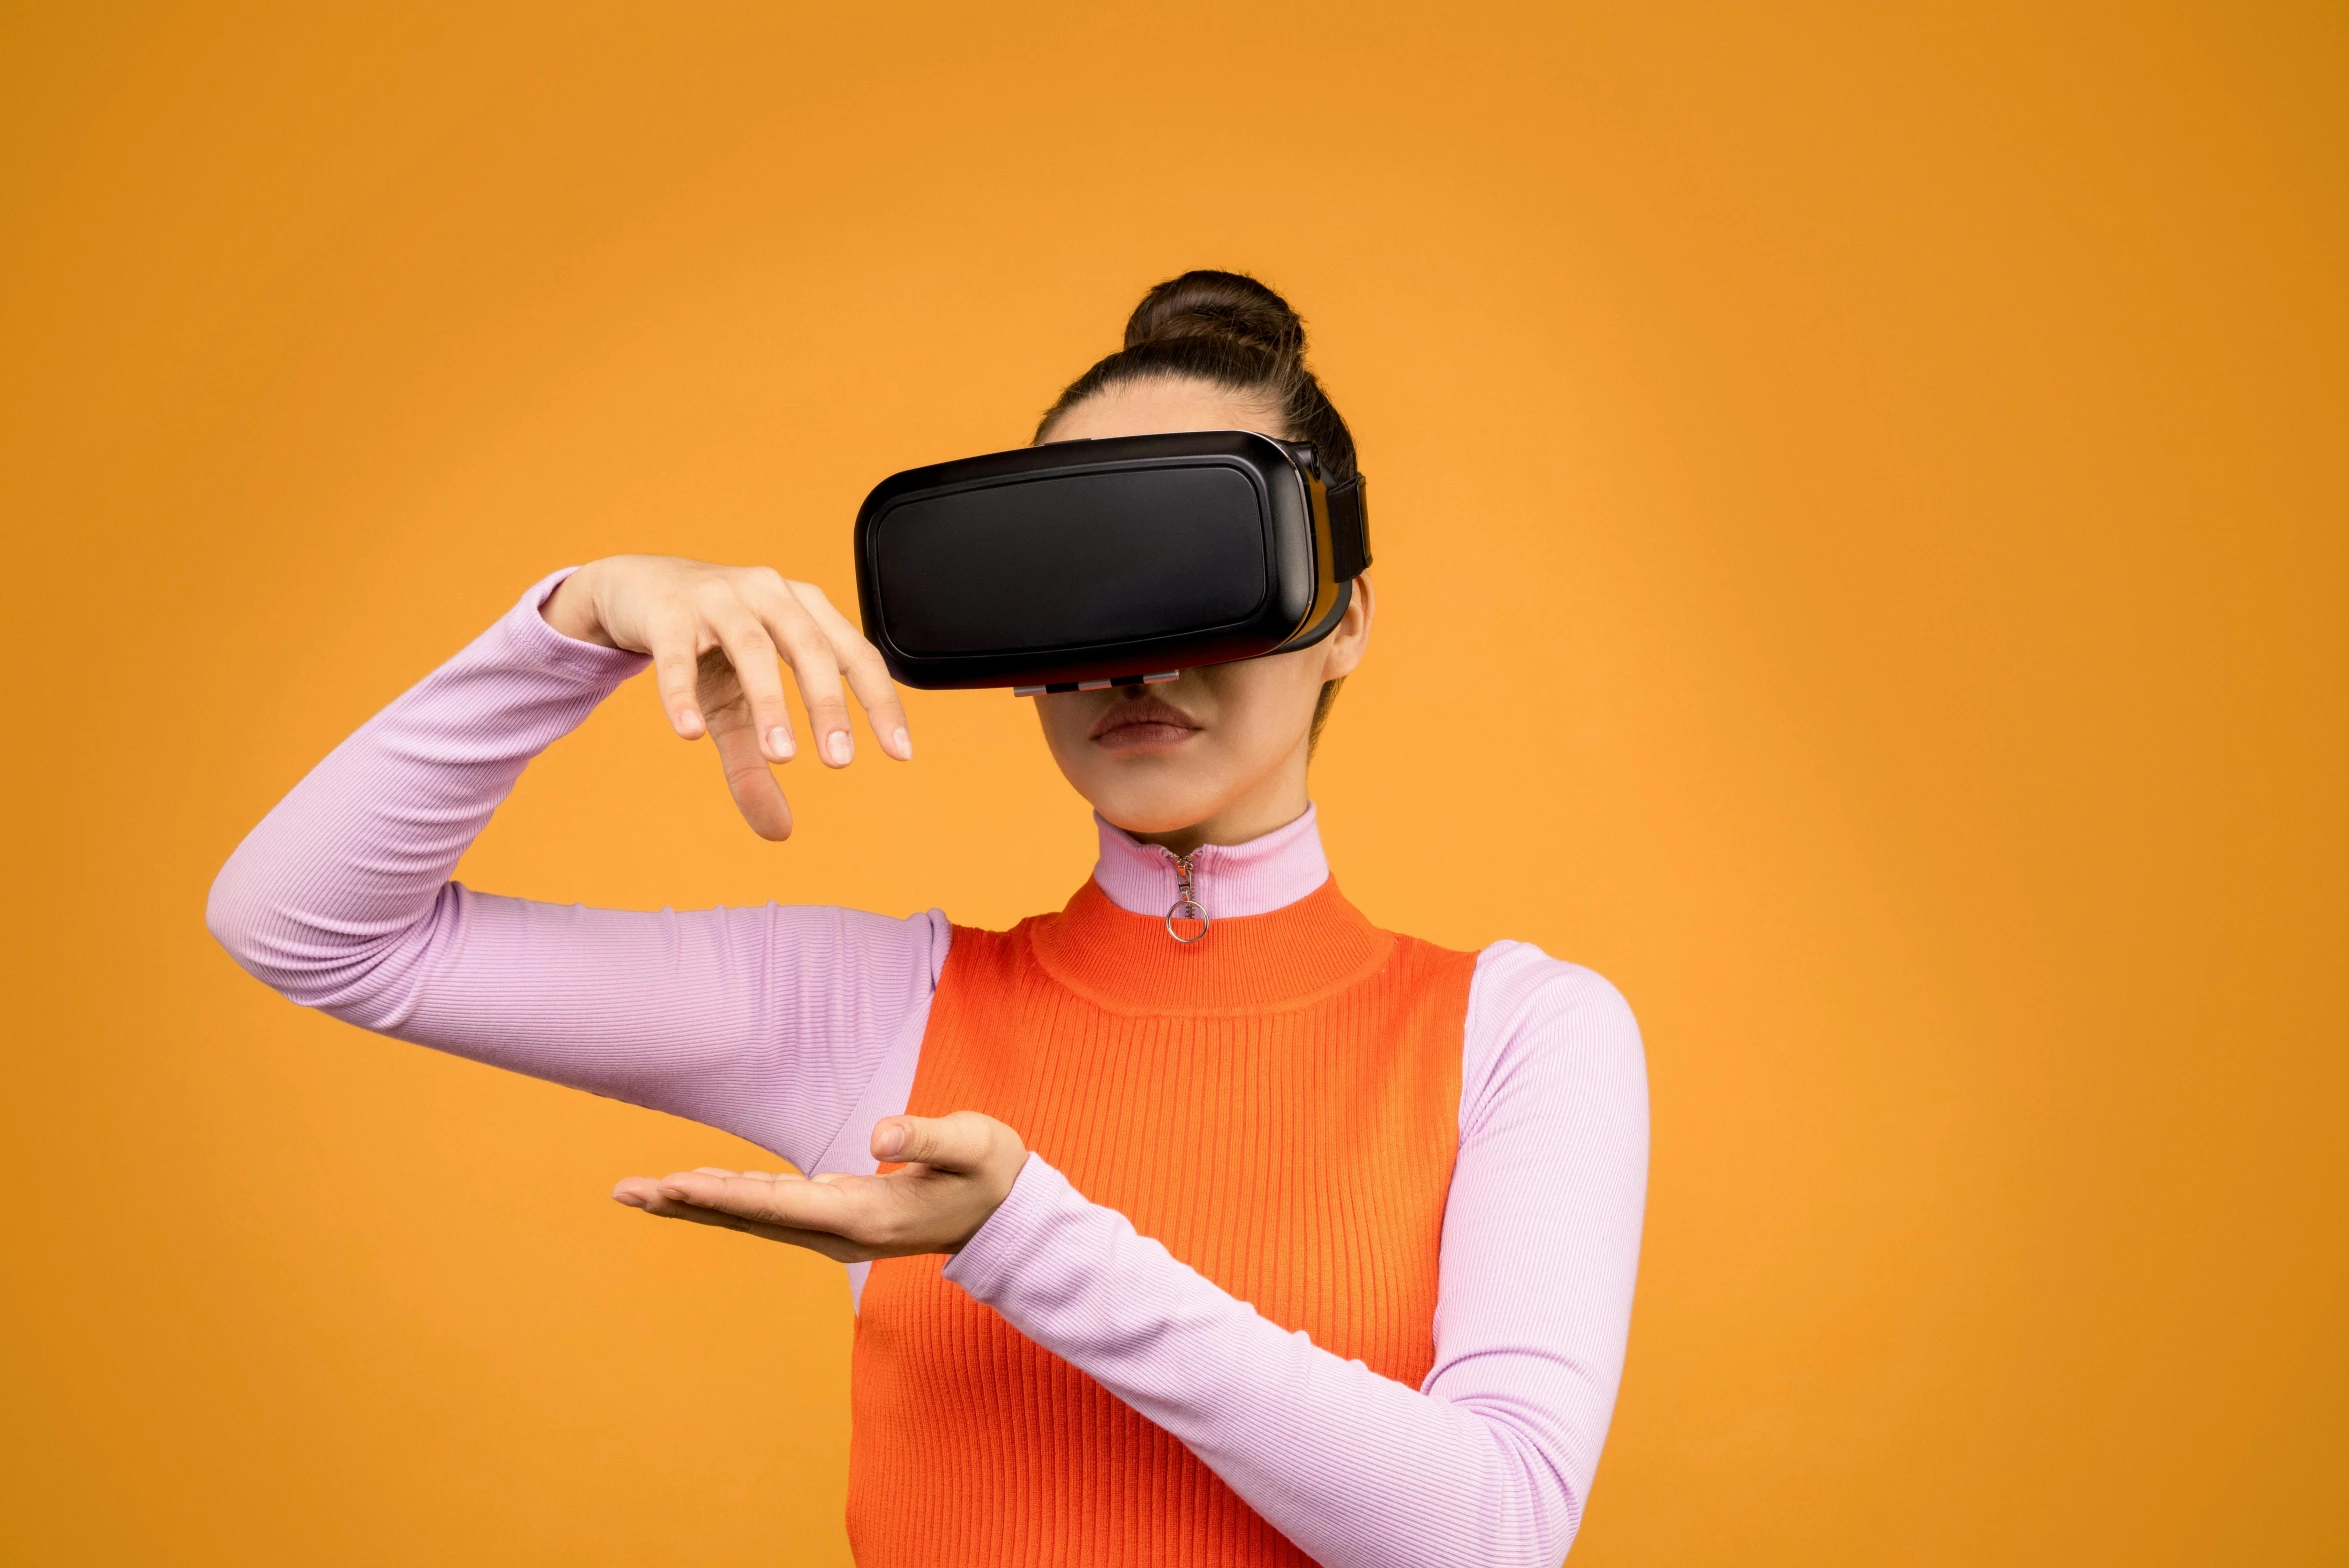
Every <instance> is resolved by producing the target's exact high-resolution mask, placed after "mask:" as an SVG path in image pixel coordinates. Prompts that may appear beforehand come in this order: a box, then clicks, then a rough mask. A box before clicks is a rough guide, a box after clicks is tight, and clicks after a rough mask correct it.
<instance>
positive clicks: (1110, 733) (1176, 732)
mask: <svg viewBox="0 0 2349 1568" xmlns="http://www.w3.org/2000/svg"><path fill="white" fill-rule="evenodd" d="M1200 728H1201V725H1200V723H1199V721H1198V720H1196V719H1194V718H1192V717H1191V716H1190V715H1189V714H1187V713H1185V712H1184V711H1183V710H1182V709H1180V708H1178V707H1176V706H1175V705H1174V704H1173V703H1171V702H1168V701H1167V700H1166V699H1165V698H1164V697H1161V696H1159V695H1157V694H1156V693H1155V692H1150V693H1145V694H1144V695H1142V696H1139V697H1128V698H1124V699H1122V700H1120V701H1119V702H1117V703H1115V704H1113V705H1112V706H1110V707H1108V708H1106V709H1104V710H1103V711H1102V714H1101V717H1099V718H1098V719H1095V720H1094V721H1093V729H1092V738H1093V739H1094V740H1097V741H1101V742H1104V743H1106V744H1108V745H1112V746H1173V745H1179V744H1181V743H1182V742H1183V741H1185V740H1187V739H1189V738H1190V737H1191V736H1193V735H1195V734H1197V733H1198V732H1199V730H1200Z"/></svg>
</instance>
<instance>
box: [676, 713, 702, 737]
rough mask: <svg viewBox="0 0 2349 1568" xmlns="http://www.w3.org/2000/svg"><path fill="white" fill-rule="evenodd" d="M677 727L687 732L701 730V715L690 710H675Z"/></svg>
mask: <svg viewBox="0 0 2349 1568" xmlns="http://www.w3.org/2000/svg"><path fill="white" fill-rule="evenodd" d="M677 727H678V728H679V729H681V730H687V731H692V730H698V729H700V728H701V715H700V714H698V713H696V712H694V711H693V710H692V709H691V708H679V709H678V710H677Z"/></svg>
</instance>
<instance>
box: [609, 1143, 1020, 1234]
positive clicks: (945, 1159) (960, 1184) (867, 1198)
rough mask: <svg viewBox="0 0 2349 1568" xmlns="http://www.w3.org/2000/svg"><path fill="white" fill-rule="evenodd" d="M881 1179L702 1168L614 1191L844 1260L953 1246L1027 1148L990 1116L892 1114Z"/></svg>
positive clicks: (635, 1181) (663, 1212)
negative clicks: (888, 1164)
mask: <svg viewBox="0 0 2349 1568" xmlns="http://www.w3.org/2000/svg"><path fill="white" fill-rule="evenodd" d="M872 1147H873V1157H874V1158H875V1159H876V1160H881V1161H890V1160H902V1161H904V1162H905V1163H904V1164H903V1165H901V1166H900V1167H899V1168H897V1169H896V1170H893V1171H890V1172H888V1173H886V1174H884V1175H878V1176H845V1175H839V1174H825V1175H819V1176H813V1177H809V1176H795V1175H792V1174H790V1173H789V1172H785V1173H783V1174H782V1175H774V1174H771V1173H769V1172H767V1171H729V1170H721V1169H719V1168H718V1167H716V1166H711V1165H705V1166H702V1167H701V1168H700V1169H698V1170H690V1171H678V1172H675V1173H674V1174H671V1175H668V1176H662V1177H659V1178H657V1179H656V1178H654V1177H650V1176H630V1177H628V1178H626V1179H625V1180H623V1181H621V1182H620V1184H619V1185H618V1186H616V1187H614V1188H613V1189H612V1197H613V1198H614V1199H615V1200H616V1201H618V1202H621V1203H625V1204H627V1205H628V1206H629V1207H630V1208H636V1209H642V1210H644V1211H645V1212H646V1213H647V1214H657V1215H659V1216H660V1217H661V1218H663V1219H676V1220H692V1221H694V1222H695V1223H696V1224H701V1225H717V1226H722V1227H724V1228H725V1229H727V1230H738V1231H742V1232H744V1233H746V1234H748V1235H752V1236H763V1237H765V1238H766V1239H767V1240H769V1241H783V1242H789V1243H790V1244H791V1245H792V1246H795V1247H806V1248H808V1249H809V1250H810V1251H813V1252H820V1253H822V1254H823V1255H824V1256H825V1257H827V1258H834V1259H837V1260H838V1261H840V1262H842V1263H863V1262H867V1261H869V1260H871V1259H874V1258H902V1257H910V1256H912V1255H913V1254H915V1253H923V1252H957V1251H960V1250H961V1248H962V1245H963V1243H964V1242H966V1241H969V1240H970V1239H971V1237H972V1236H973V1235H974V1234H976V1233H977V1231H978V1229H979V1227H980V1226H982V1225H984V1224H986V1223H987V1220H988V1217H989V1216H991V1215H992V1214H994V1212H995V1211H996V1209H997V1208H998V1207H1000V1206H1001V1205H1002V1203H1003V1200H1004V1198H1005V1197H1006V1196H1007V1195H1008V1194H1009V1193H1010V1192H1011V1187H1012V1183H1013V1182H1015V1181H1017V1180H1018V1179H1019V1174H1020V1167H1021V1166H1022V1165H1023V1164H1025V1163H1026V1162H1027V1157H1028V1151H1027V1149H1026V1147H1025V1146H1024V1145H1023V1144H1022V1143H1021V1142H1020V1136H1019V1134H1018V1133H1016V1132H1013V1131H1012V1130H1011V1129H1010V1128H1009V1127H1006V1126H1005V1125H1004V1124H1003V1123H1001V1122H999V1121H997V1120H996V1119H995V1118H994V1117H992V1116H982V1115H981V1114H979V1113H978V1112H977V1111H956V1112H955V1113H954V1114H953V1115H951V1116H939V1117H929V1116H892V1117H890V1118H888V1119H887V1120H886V1121H883V1122H881V1123H880V1124H879V1125H877V1126H875V1127H874V1128H873V1145H872Z"/></svg>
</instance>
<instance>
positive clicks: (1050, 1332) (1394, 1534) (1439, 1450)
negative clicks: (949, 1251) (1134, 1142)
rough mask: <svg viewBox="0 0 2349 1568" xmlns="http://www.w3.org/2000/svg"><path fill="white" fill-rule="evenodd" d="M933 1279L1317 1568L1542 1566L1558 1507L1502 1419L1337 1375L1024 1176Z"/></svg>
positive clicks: (1140, 1244)
mask: <svg viewBox="0 0 2349 1568" xmlns="http://www.w3.org/2000/svg"><path fill="white" fill-rule="evenodd" d="M946 1277H947V1278H948V1279H949V1280H951V1281H953V1282H954V1283H956V1284H958V1285H960V1286H961V1287H962V1288H963V1289H965V1290H967V1291H969V1292H970V1293H971V1295H973V1296H974V1297H976V1298H977V1299H978V1300H980V1301H982V1302H985V1303H986V1304H987V1305H989V1306H991V1307H993V1308H994V1309H995V1310H996V1311H998V1312H1000V1313H1001V1314H1003V1316H1004V1317H1005V1319H1006V1320H1008V1321H1009V1322H1010V1323H1011V1325H1012V1326H1013V1327H1014V1328H1017V1329H1018V1330H1019V1331H1020V1332H1021V1333H1022V1334H1024V1335H1026V1336H1027V1337H1028V1338H1030V1339H1032V1340H1034V1341H1035V1342H1036V1343H1037V1344H1039V1345H1042V1346H1043V1347H1044V1348H1045V1349H1047V1350H1050V1351H1052V1352H1053V1353H1054V1354H1056V1355H1058V1356H1060V1357H1062V1358H1063V1359H1064V1360H1067V1361H1069V1362H1070V1363H1072V1364H1073V1365H1075V1366H1076V1367H1078V1368H1079V1369H1080V1370H1082V1371H1084V1372H1085V1373H1087V1374H1088V1375H1089V1376H1091V1377H1092V1378H1093V1379H1094V1380H1096V1381H1097V1382H1099V1383H1101V1384H1102V1385H1103V1386H1104V1387H1105V1388H1107V1389H1108V1390H1109V1391H1110V1392H1111V1393H1112V1394H1115V1395H1116V1396H1117V1397H1118V1398H1119V1399H1121V1400H1123V1401H1125V1402H1126V1403H1127V1404H1129V1405H1131V1406H1133V1407H1134V1408H1135V1409H1136V1410H1137V1411H1139V1412H1140V1413H1141V1414H1142V1415H1144V1416H1145V1417H1147V1418H1148V1419H1149V1420H1151V1421H1152V1422H1154V1423H1156V1424H1157V1425H1158V1426H1161V1427H1163V1428H1165V1429H1166V1430H1167V1431H1168V1432H1169V1433H1171V1434H1173V1435H1174V1436H1175V1437H1176V1438H1177V1439H1179V1440H1180V1441H1181V1442H1182V1443H1183V1444H1184V1446H1186V1447H1187V1448H1189V1449H1190V1450H1191V1451H1192V1452H1193V1453H1195V1454H1197V1455H1198V1456H1199V1458H1200V1459H1201V1460H1202V1461H1204V1462H1205V1463H1206V1465H1207V1466H1208V1468H1210V1469H1211V1470H1213V1471H1214V1472H1215V1473H1216V1474H1217V1475H1218V1476H1220V1477H1222V1478H1223V1480H1224V1481H1225V1482H1226V1483H1227V1484H1228V1485H1230V1486H1231V1488H1232V1489H1233V1490H1234V1491H1236V1492H1237V1493H1239V1495H1240V1496H1241V1498H1242V1499H1244V1500H1245V1501H1246V1502H1247V1503H1248V1505H1249V1506H1250V1507H1251V1508H1254V1509H1255V1510H1256V1511H1257V1512H1258V1513H1259V1514H1262V1515H1263V1516H1264V1517H1265V1519H1266V1520H1268V1521H1269V1522H1270V1523H1271V1524H1272V1525H1273V1526H1274V1527H1275V1528H1276V1529H1278V1530H1280V1531H1281V1533H1282V1534H1284V1535H1286V1536H1288V1537H1289V1539H1290V1540H1292V1541H1294V1542H1296V1543H1297V1545H1298V1546H1299V1547H1300V1548H1302V1549H1303V1550H1304V1551H1305V1552H1306V1553H1307V1554H1308V1555H1309V1556H1311V1557H1312V1558H1313V1559H1314V1560H1315V1561H1316V1562H1318V1563H1321V1564H1324V1565H1325V1568H1373V1565H1377V1568H1387V1565H1393V1568H1402V1565H1406V1564H1409V1565H1419V1568H1428V1565H1441V1564H1451V1563H1462V1564H1466V1563H1476V1564H1510V1563H1528V1564H1532V1563H1540V1564H1545V1565H1548V1564H1555V1563H1556V1562H1557V1560H1558V1559H1559V1557H1560V1556H1561V1555H1562V1554H1563V1553H1564V1551H1565V1547H1566V1539H1565V1534H1564V1526H1565V1522H1566V1520H1567V1519H1568V1518H1569V1516H1570V1511H1571V1507H1572V1501H1573V1500H1571V1499H1569V1498H1567V1497H1566V1496H1565V1495H1564V1492H1563V1487H1562V1484H1561V1482H1560V1479H1559V1477H1558V1476H1557V1475H1556V1474H1555V1473H1554V1472H1553V1471H1552V1470H1551V1469H1550V1467H1549V1466H1548V1465H1547V1464H1546V1463H1545V1462H1544V1461H1543V1459H1542V1458H1541V1456H1540V1455H1539V1453H1538V1451H1536V1448H1535V1445H1533V1444H1532V1443H1530V1442H1529V1441H1527V1440H1526V1438H1525V1436H1524V1435H1523V1434H1522V1433H1520V1432H1519V1431H1517V1430H1516V1429H1515V1428H1514V1427H1513V1425H1512V1420H1511V1417H1510V1413H1509V1412H1507V1411H1506V1410H1485V1409H1481V1408H1479V1405H1478V1402H1477V1401H1476V1400H1475V1399H1474V1398H1473V1397H1472V1398H1469V1399H1467V1400H1462V1401H1453V1400H1446V1399H1439V1398H1435V1397H1431V1396H1430V1395H1427V1394H1423V1393H1421V1392H1419V1391H1418V1390H1416V1389H1412V1388H1409V1387H1406V1386H1405V1385H1403V1384H1400V1383H1397V1382H1394V1381H1392V1380H1390V1379H1388V1378H1384V1377H1381V1376H1379V1375H1378V1374H1376V1373H1374V1372H1372V1371H1371V1370H1370V1369H1369V1368H1368V1367H1365V1366H1364V1365H1363V1364H1362V1363H1361V1362H1359V1361H1343V1360H1340V1359H1339V1358H1338V1357H1336V1356H1334V1355H1332V1354H1330V1353H1329V1352H1328V1351H1325V1350H1322V1349H1320V1348H1319V1347H1317V1346H1316V1345H1314V1344H1313V1342H1312V1341H1311V1340H1310V1339H1308V1338H1307V1337H1306V1336H1305V1335H1304V1334H1302V1333H1292V1332H1289V1331H1287V1330H1284V1329H1282V1328H1280V1327H1279V1326H1278V1325H1276V1324H1274V1323H1271V1322H1268V1321H1267V1320H1265V1319H1264V1318H1263V1317H1261V1316H1260V1315H1258V1313H1257V1312H1256V1311H1255V1309H1254V1308H1252V1307H1250V1306H1249V1305H1248V1304H1247V1303H1246V1302H1244V1301H1240V1300H1237V1299H1236V1298H1234V1297H1233V1296H1231V1295H1229V1294H1228V1293H1227V1292H1225V1291H1224V1290H1222V1289H1221V1288H1219V1287H1218V1286H1216V1285H1215V1284H1213V1283H1212V1282H1211V1281H1209V1280H1207V1279H1205V1278H1203V1277H1202V1276H1201V1275H1199V1274H1198V1273H1197V1272H1196V1271H1194V1270H1193V1269H1191V1268H1190V1267H1188V1266H1187V1265H1185V1264H1183V1263H1181V1262H1179V1261H1177V1260H1176V1259H1174V1258H1172V1257H1171V1256H1169V1255H1168V1254H1167V1251H1166V1249H1165V1248H1164V1247H1162V1246H1160V1245H1159V1244H1158V1243H1157V1242H1156V1241H1153V1240H1151V1239H1149V1238H1148V1237H1144V1236H1139V1235H1137V1234H1136V1233H1135V1231H1134V1229H1133V1227H1132V1225H1130V1224H1129V1223H1127V1221H1126V1220H1125V1218H1124V1216H1122V1215H1120V1214H1118V1213H1116V1212H1115V1211H1114V1210H1111V1209H1108V1208H1104V1207H1102V1206H1101V1205H1098V1204H1094V1203H1089V1202H1087V1201H1086V1200H1085V1199H1084V1198H1083V1197H1082V1196H1081V1195H1080V1194H1078V1193H1077V1192H1076V1191H1075V1190H1074V1189H1073V1188H1071V1187H1070V1186H1069V1184H1068V1183H1067V1181H1066V1180H1065V1179H1064V1178H1063V1177H1062V1176H1061V1175H1060V1173H1059V1172H1058V1171H1056V1170H1054V1169H1053V1168H1052V1167H1051V1166H1050V1165H1048V1164H1046V1163H1044V1162H1043V1161H1042V1160H1041V1159H1039V1158H1036V1157H1034V1156H1031V1157H1030V1160H1029V1164H1028V1166H1027V1168H1026V1169H1025V1170H1024V1171H1023V1172H1022V1173H1021V1176H1020V1179H1019V1181H1018V1183H1017V1185H1016V1186H1014V1188H1013V1189H1012V1193H1011V1196H1010V1197H1009V1198H1008V1199H1006V1200H1005V1203H1004V1205H1003V1207H1002V1208H1001V1209H999V1210H998V1211H997V1212H996V1215H995V1217H994V1218H992V1219H990V1220H989V1221H988V1223H987V1225H986V1226H985V1227H983V1228H982V1230H981V1231H980V1233H979V1234H978V1235H977V1236H976V1237H974V1238H973V1239H972V1242H971V1243H970V1244H969V1245H968V1246H966V1247H965V1248H964V1249H963V1250H962V1252H961V1253H959V1254H958V1255H957V1256H956V1257H955V1258H954V1259H953V1260H952V1261H951V1262H949V1263H948V1265H947V1268H946Z"/></svg>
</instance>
